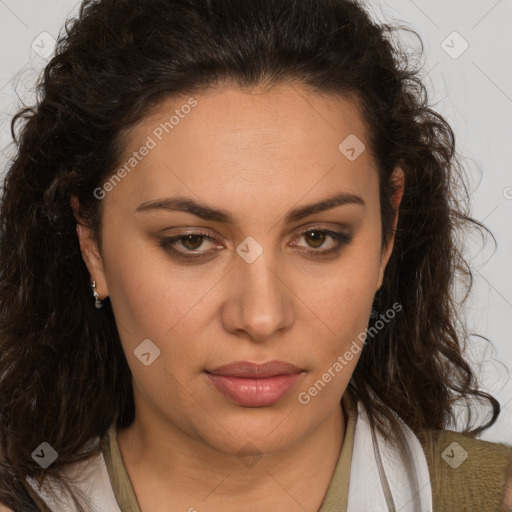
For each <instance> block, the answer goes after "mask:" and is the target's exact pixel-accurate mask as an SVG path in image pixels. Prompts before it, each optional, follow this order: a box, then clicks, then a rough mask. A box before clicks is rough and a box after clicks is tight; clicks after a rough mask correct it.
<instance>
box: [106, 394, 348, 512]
mask: <svg viewBox="0 0 512 512" xmlns="http://www.w3.org/2000/svg"><path fill="white" fill-rule="evenodd" d="M341 406H342V409H343V414H344V418H345V436H344V439H343V444H342V447H341V450H340V455H339V457H338V462H337V464H336V467H335V469H334V473H333V475H332V478H331V481H330V483H329V487H328V488H327V492H326V494H325V498H324V500H323V502H322V506H321V507H320V510H319V511H318V512H346V510H347V500H348V488H349V483H350V465H351V463H352V450H353V447H354V436H355V426H356V421H357V405H356V402H355V401H354V399H353V398H352V397H351V396H350V394H349V392H345V393H344V394H343V398H342V400H341ZM101 450H102V452H103V456H104V458H105V464H106V466H107V471H108V476H109V478H110V483H111V485H112V490H113V491H114V495H115V497H116V500H117V503H118V505H119V508H120V509H121V510H122V511H123V512H142V511H141V509H140V507H139V503H138V502H137V497H136V495H135V491H134V490H133V486H132V483H131V481H130V477H129V476H128V472H127V471H126V467H125V465H124V463H123V457H122V455H121V451H120V450H119V445H118V444H117V431H116V427H115V421H114V422H113V423H112V425H111V426H110V428H109V429H108V430H107V432H106V433H105V435H104V436H103V437H102V439H101Z"/></svg>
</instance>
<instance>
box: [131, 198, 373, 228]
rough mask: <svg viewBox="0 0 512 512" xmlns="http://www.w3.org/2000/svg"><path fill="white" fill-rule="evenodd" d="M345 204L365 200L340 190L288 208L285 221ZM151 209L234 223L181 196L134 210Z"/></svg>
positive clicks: (228, 215) (218, 211)
mask: <svg viewBox="0 0 512 512" xmlns="http://www.w3.org/2000/svg"><path fill="white" fill-rule="evenodd" d="M347 204H359V205H361V206H363V207H364V206H365V202H364V200H363V199H362V198H361V197H360V196H356V195H354V194H350V193H347V192H341V193H338V194H334V195H333V196H331V197H328V198H326V199H323V200H321V201H318V202H316V203H311V204H308V205H305V206H300V207H298V208H295V209H293V210H290V211H289V212H288V213H287V214H286V217H285V223H291V222H296V221H298V220H301V219H304V218H305V217H309V216H310V215H313V214H315V213H320V212H323V211H326V210H331V209H333V208H336V207H338V206H344V205H347ZM151 210H168V211H183V212H187V213H191V214H192V215H195V216H196V217H200V218H202V219H205V220H210V221H214V222H220V223H223V224H230V225H234V224H235V223H236V222H235V218H234V216H233V215H232V214H231V213H230V212H228V211H227V210H223V209H218V208H213V207H211V206H208V205H206V204H205V203H202V202H200V201H196V200H193V199H191V198H188V197H183V196H176V197H164V198H161V199H155V200H152V201H146V202H144V203H142V204H141V205H139V206H138V207H137V209H136V210H135V211H136V212H147V211H151Z"/></svg>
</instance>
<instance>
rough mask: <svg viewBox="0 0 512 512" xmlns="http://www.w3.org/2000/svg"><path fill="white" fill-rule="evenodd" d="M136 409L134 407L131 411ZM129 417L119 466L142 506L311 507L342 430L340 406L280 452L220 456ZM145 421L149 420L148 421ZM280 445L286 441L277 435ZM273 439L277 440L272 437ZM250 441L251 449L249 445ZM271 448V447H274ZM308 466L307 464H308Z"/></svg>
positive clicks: (327, 477) (162, 426) (323, 487)
mask: <svg viewBox="0 0 512 512" xmlns="http://www.w3.org/2000/svg"><path fill="white" fill-rule="evenodd" d="M136 410H138V409H137V408H136ZM142 417H144V416H143V415H139V416H136V418H135V421H134V422H133V423H132V425H130V426H129V427H127V428H125V429H123V430H121V431H119V432H118V433H117V440H118V445H119V449H120V451H121V454H122V457H123V461H124V464H125V466H126V470H127V472H128V474H129V477H130V480H131V482H132V485H133V488H134V491H135V494H136V495H137V500H138V502H139V505H140V507H141V509H142V510H143V511H145V510H151V511H154V512H158V511H159V510H162V511H163V510H169V505H170V504H171V503H172V504H174V505H175V506H173V507H172V510H191V511H193V510H194V507H193V505H194V504H195V506H197V507H199V508H198V510H200V509H201V505H203V508H204V506H206V507H207V508H208V510H211V511H216V510H219V511H220V510H222V511H223V512H230V511H231V510H236V511H239V510H240V508H241V505H242V504H244V506H245V504H247V503H248V502H249V503H255V504H257V506H258V508H257V509H252V510H258V511H260V510H261V511H266V510H268V508H269V507H270V506H272V507H273V508H274V509H275V507H276V504H278V505H280V507H281V508H280V509H281V510H288V511H295V510H297V511H301V512H304V510H308V511H309V510H315V511H316V510H318V509H319V508H320V506H321V503H322V500H323V498H324V497H325V494H326V492H327V488H328V486H329V483H330V481H331V478H332V474H333V472H334V469H335V467H336V464H337V462H338V457H339V454H340V451H341V446H342V444H343V438H344V433H345V419H344V416H343V410H342V407H341V405H339V406H337V407H336V408H335V409H334V410H333V411H332V413H331V414H329V415H328V416H327V417H326V419H325V420H324V421H323V422H322V423H321V424H319V425H318V426H317V427H316V428H315V429H314V430H313V431H310V432H308V434H307V435H305V436H303V437H302V438H301V439H300V440H299V441H298V442H296V443H294V444H293V445H292V446H288V447H287V448H286V449H284V450H278V449H274V450H269V451H268V452H267V451H265V452H264V453H259V451H258V449H256V447H255V446H254V445H251V444H250V443H248V444H246V445H245V450H246V452H244V454H243V455H238V454H237V453H236V452H235V453H226V451H219V450H218V449H215V448H213V447H212V446H209V445H207V444H206V443H205V442H204V441H203V440H201V439H199V438H198V437H194V435H191V434H190V433H186V432H184V431H183V430H181V429H179V428H177V427H176V426H175V425H171V424H169V422H165V421H163V420H161V421H159V420H158V419H157V418H156V417H150V416H146V421H142ZM150 419H151V421H149V420H150ZM280 441H281V443H283V442H284V443H286V440H283V439H281V440H280ZM277 443H278V444H279V439H278V440H277ZM251 446H252V450H251ZM276 446H277V445H276ZM312 468H314V469H312Z"/></svg>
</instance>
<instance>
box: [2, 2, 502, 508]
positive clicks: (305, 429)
mask: <svg viewBox="0 0 512 512" xmlns="http://www.w3.org/2000/svg"><path fill="white" fill-rule="evenodd" d="M394 30H395V29H394V28H393V27H390V26H386V25H376V24H375V23H374V22H372V21H371V19H370V17H369V15H368V14H367V13H366V11H365V10H364V8H363V7H362V5H360V4H359V3H356V2H355V1H350V0H306V1H304V0H301V1H290V0H251V1H250V2H243V3H242V2H236V1H233V0H126V1H124V2H117V1H114V0H102V1H101V2H93V1H91V0H86V1H84V2H83V5H82V9H81V13H80V16H79V18H78V19H77V20H75V21H74V22H73V23H70V24H69V25H68V26H67V34H66V35H65V36H63V37H61V38H60V40H59V42H58V46H57V50H56V56H55V57H54V58H53V59H52V60H51V62H50V63H49V65H48V66H47V68H46V70H45V73H44V79H43V81H42V83H41V86H40V89H39V92H40V100H39V103H38V105H37V107H36V108H34V109H25V110H24V111H22V112H20V113H19V114H18V115H17V116H16V118H15V120H14V123H15V122H16V121H21V120H23V121H24V124H23V126H22V128H21V131H20V134H19V151H18V154H17V156H16V158H15V160H14V161H13V163H12V165H11V167H10V168H9V169H8V172H7V175H6V179H5V190H4V195H3V201H2V206H1V212H0V216H1V220H2V224H1V225H2V233H1V249H0V268H1V272H2V275H1V293H0V298H1V308H0V314H1V326H2V327H1V336H0V344H1V345H0V346H1V354H2V355H1V363H0V364H1V366H0V397H1V398H0V400H1V409H0V411H1V412H0V439H1V461H2V466H1V467H2V472H1V482H2V483H1V489H0V502H2V503H4V504H5V506H6V507H9V508H10V509H12V510H16V511H17V510H23V511H29V510H59V511H60V510H80V511H82V510H84V511H89V510H108V511H111V510H112V511H114V510H116V511H119V510H122V511H151V512H158V511H164V510H165V511H168V510H172V511H175V510H188V511H189V512H192V511H196V510H197V511H206V510H208V511H219V510H222V511H231V510H240V509H243V510H250V511H255V512H256V511H262V510H267V509H268V508H269V507H270V506H272V508H273V509H276V510H286V511H295V510H297V511H299V510H302V511H303V510H308V511H317V510H318V511H322V512H327V511H345V510H349V511H356V510H376V511H379V510H402V511H407V510H414V511H418V510H421V511H429V510H486V511H487V510H507V507H509V508H510V506H511V503H512V497H511V492H510V488H508V490H507V482H508V485H510V482H511V481H512V474H511V461H512V448H511V447H507V446H505V445H501V444H495V443H489V442H484V441H481V440H477V439H474V438H475V436H476V435H478V434H480V433H481V432H482V431H483V430H484V429H485V428H487V427H489V426H491V425H492V424H493V423H494V422H495V421H496V418H497V417H498V414H499V404H498V402H497V401H496V400H495V399H494V398H493V397H492V396H490V395H488V394H486V393H484V392H482V391H480V390H479V389H478V385H477V382H476V379H475V377H474V375H473V373H472V372H471V369H470V367H469V365H468V363H467V362H466V360H465V359H464V357H463V355H462V353H461V342H462V338H463V334H461V333H460V331H459V330H458V329H457V326H458V325H459V318H458V317H457V311H458V310H457V304H456V302H455V299H454V297H453V295H452V284H453V281H454V279H455V278H457V277H459V278H461V279H462V281H463V282H465V281H464V279H465V278H466V280H468V278H469V277H470V275H471V274H470V270H469V268H468V266H467V265H466V263H465V261H464V260H463V258H462V256H461V252H460V248H459V247H458V246H457V244H456V234H457V232H458V230H460V229H462V228H463V227H464V226H465V225H466V224H468V225H471V224H475V223H476V222H475V221H473V220H472V219H471V218H470V217H468V216H467V214H466V212H465V210H464V204H463V202H462V201H461V200H460V197H459V195H458V193H459V192H461V191H462V192H463V182H462V181H461V182H458V181H457V179H456V178H457V176H458V174H457V170H458V162H457V159H456V155H455V151H454V136H453V133H452V131H451V129H450V127H449V125H448V124H447V123H446V121H445V120H444V119H443V118H442V117H441V116H440V115H439V114H437V113H435V112H434V111H433V110H431V109H430V108H429V107H428V102H427V97H426V93H425V89H424V87H423V85H422V83H421V80H420V79H419V78H418V74H417V73H418V71H417V70H414V69H411V67H410V66H409V63H408V62H407V60H406V56H405V55H404V54H403V53H401V52H400V51H399V50H398V49H397V48H396V47H395V46H394V44H393V35H394ZM476 224H478V223H476ZM474 399H477V400H481V401H483V402H486V403H488V405H489V406H490V409H491V410H490V413H491V414H490V419H488V421H487V423H485V424H482V425H480V426H475V427H474V428H471V427H472V425H471V424H470V422H469V421H468V425H467V427H466V428H465V430H464V431H463V432H462V433H457V432H454V431H451V430H448V429H447V427H448V425H449V424H450V421H449V420H453V419H454V413H453V411H454V406H455V405H456V404H459V403H460V402H462V403H463V404H466V406H467V407H468V411H471V407H472V401H473V400H474ZM476 476H478V478H477V477H476Z"/></svg>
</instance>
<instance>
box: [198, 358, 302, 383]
mask: <svg viewBox="0 0 512 512" xmlns="http://www.w3.org/2000/svg"><path fill="white" fill-rule="evenodd" d="M301 371H302V370H301V369H300V368H297V366H294V365H293V364H290V363H286V362H284V361H269V362H268V363H263V364H258V363H251V362H249V361H236V362H234V363H229V364H225V365H223V366H219V367H218V368H215V369H214V370H208V373H212V374H214V375H225V376H228V377H248V378H250V377H252V378H260V379H264V378H268V377H275V376H276V375H291V374H293V373H300V372H301Z"/></svg>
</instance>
